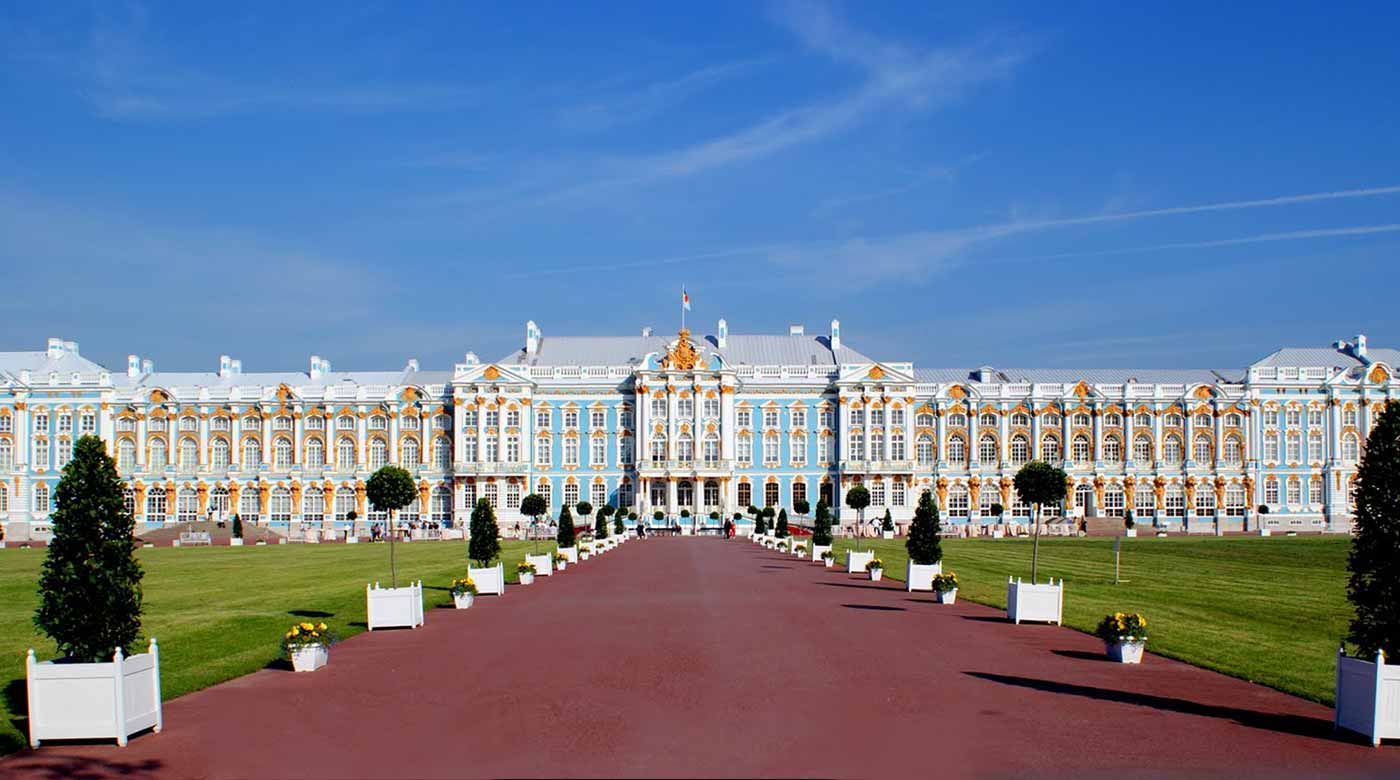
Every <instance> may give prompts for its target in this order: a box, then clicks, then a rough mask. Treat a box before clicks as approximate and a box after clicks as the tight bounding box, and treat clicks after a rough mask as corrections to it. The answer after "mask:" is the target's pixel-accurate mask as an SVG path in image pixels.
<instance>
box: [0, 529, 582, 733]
mask: <svg viewBox="0 0 1400 780" xmlns="http://www.w3.org/2000/svg"><path fill="white" fill-rule="evenodd" d="M531 545H532V543H529V542H518V541H503V542H502V548H503V549H502V558H503V560H504V561H505V569H506V579H507V581H509V582H515V581H516V576H515V565H516V564H517V563H519V562H520V561H521V560H522V559H523V558H524V556H525V554H526V553H527V552H530V550H531V549H532V546H531ZM553 549H554V543H553V542H549V543H545V542H541V543H540V551H541V552H544V551H547V550H553ZM139 555H140V558H141V563H142V565H143V566H144V567H145V570H146V576H145V580H144V581H143V587H144V591H145V605H146V611H145V620H144V629H145V635H146V636H155V637H156V639H157V640H158V641H159V642H160V650H161V670H160V671H161V689H162V692H163V694H164V696H165V698H166V699H170V698H173V697H175V696H179V695H180V694H182V693H188V692H190V691H193V690H197V689H199V688H204V687H207V686H210V685H213V684H215V683H218V682H222V681H224V680H228V679H232V678H234V677H238V676H240V675H244V674H248V673H249V672H253V671H256V670H258V669H261V668H263V667H264V666H266V665H267V664H268V663H270V662H272V661H275V660H277V658H278V657H279V648H278V642H279V641H280V639H281V637H282V633H283V632H284V631H286V630H287V627H288V626H290V625H291V624H292V623H293V622H296V621H297V620H298V619H299V618H301V616H302V615H303V614H304V615H306V616H308V617H311V618H314V619H315V620H317V621H318V622H319V621H324V622H325V623H327V624H329V625H330V626H331V628H332V629H333V630H334V631H335V633H336V634H337V635H339V636H340V637H342V638H344V637H348V636H351V635H353V634H358V633H360V632H361V631H364V630H365V627H364V621H365V585H366V583H369V582H375V581H378V582H379V583H380V584H381V585H384V586H385V587H388V585H389V550H388V547H387V546H385V545H383V544H361V545H344V544H334V545H332V544H326V545H315V544H313V545H300V544H298V545H278V546H265V547H207V548H199V547H195V548H185V549H176V548H170V547H158V548H150V549H142V550H141V551H140V552H139ZM395 555H396V557H397V558H398V575H399V584H400V585H402V584H405V583H407V582H410V581H413V580H418V579H421V580H422V581H423V590H424V594H423V596H424V602H425V604H424V605H425V606H426V607H428V608H432V607H433V606H434V605H437V604H442V603H448V602H450V601H451V595H450V594H449V593H448V592H447V586H448V584H449V583H450V582H451V581H452V579H453V578H455V577H459V576H462V575H463V574H465V573H466V564H467V561H466V557H467V545H466V542H417V543H410V544H398V545H395ZM43 559H44V551H43V550H38V549H32V550H31V549H18V550H0V682H3V684H4V697H3V700H0V755H3V754H5V753H10V752H13V751H15V750H18V749H19V748H20V747H22V746H23V745H24V744H25V739H26V735H27V731H26V725H25V722H24V719H23V716H22V714H21V713H23V711H24V708H25V704H24V702H25V683H24V654H25V651H26V650H27V649H28V648H31V647H32V648H34V650H35V652H36V653H37V654H38V656H39V658H40V659H41V660H44V659H49V658H52V657H53V656H54V655H55V652H54V646H53V643H52V642H50V641H49V639H48V638H47V637H45V636H42V635H40V634H37V633H36V632H35V630H34V627H33V623H32V622H31V617H32V616H33V614H34V608H35V606H36V605H37V603H38V594H37V591H36V583H37V582H38V575H39V566H40V564H41V563H42V562H43ZM301 619H306V618H301ZM143 644H144V643H143Z"/></svg>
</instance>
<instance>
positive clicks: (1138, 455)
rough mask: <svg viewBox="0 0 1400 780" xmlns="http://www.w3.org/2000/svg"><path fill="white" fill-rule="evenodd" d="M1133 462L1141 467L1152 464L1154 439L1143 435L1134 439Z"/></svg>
mask: <svg viewBox="0 0 1400 780" xmlns="http://www.w3.org/2000/svg"><path fill="white" fill-rule="evenodd" d="M1133 460H1135V461H1137V463H1138V465H1139V466H1145V465H1147V464H1149V463H1151V462H1152V437H1151V436H1149V435H1147V434H1145V433H1141V434H1138V435H1137V436H1134V437H1133Z"/></svg>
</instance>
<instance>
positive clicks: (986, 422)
mask: <svg viewBox="0 0 1400 780" xmlns="http://www.w3.org/2000/svg"><path fill="white" fill-rule="evenodd" d="M999 422H1000V420H998V419H997V416H996V415H995V414H991V413H987V414H983V415H981V416H979V417H978V418H977V424H978V425H981V426H982V427H984V428H995V427H997V425H998V423H999Z"/></svg>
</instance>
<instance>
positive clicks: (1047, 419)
mask: <svg viewBox="0 0 1400 780" xmlns="http://www.w3.org/2000/svg"><path fill="white" fill-rule="evenodd" d="M1061 422H1063V420H1061V418H1060V415H1058V414H1055V413H1054V412H1046V413H1045V414H1042V415H1041V416H1040V424H1041V425H1052V426H1056V427H1058V426H1059V425H1060V424H1061Z"/></svg>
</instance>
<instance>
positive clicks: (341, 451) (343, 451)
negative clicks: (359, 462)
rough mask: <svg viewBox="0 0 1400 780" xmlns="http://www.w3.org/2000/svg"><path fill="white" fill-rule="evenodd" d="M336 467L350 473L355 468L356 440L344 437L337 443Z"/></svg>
mask: <svg viewBox="0 0 1400 780" xmlns="http://www.w3.org/2000/svg"><path fill="white" fill-rule="evenodd" d="M335 465H336V466H338V467H340V468H341V469H342V470H345V471H349V470H352V469H354V468H355V440H354V439H352V438H350V437H349V436H342V437H340V438H339V439H337V440H336V442H335Z"/></svg>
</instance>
